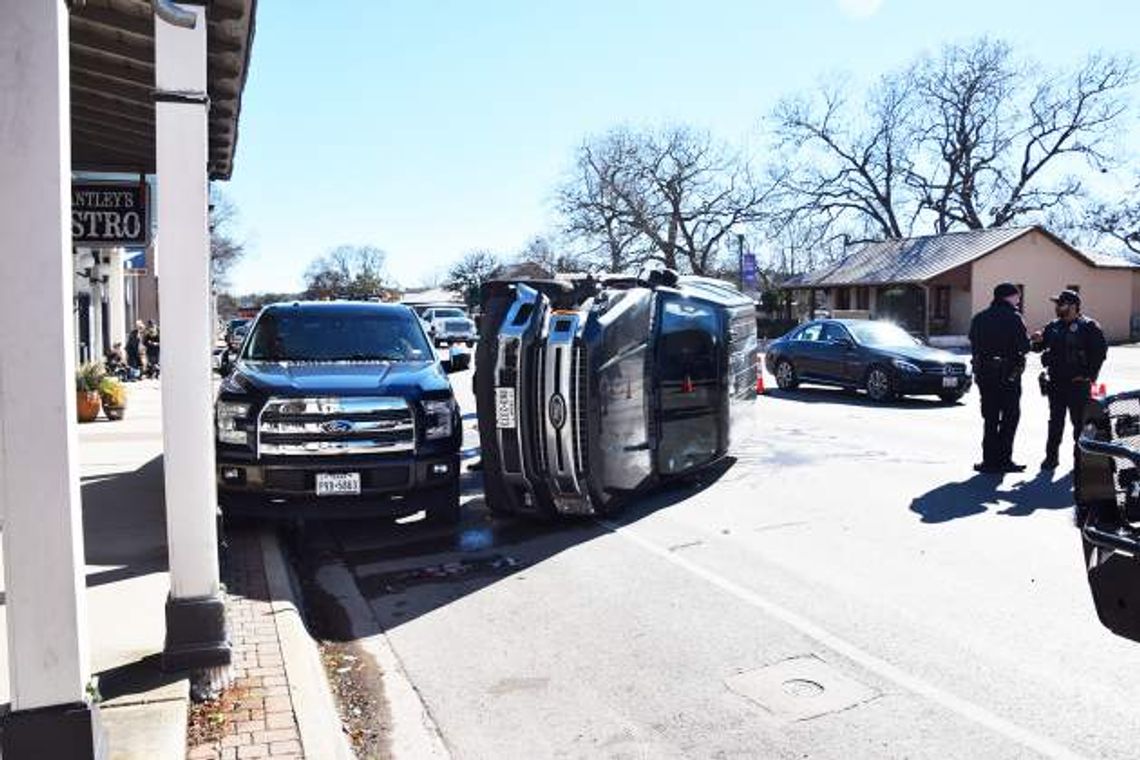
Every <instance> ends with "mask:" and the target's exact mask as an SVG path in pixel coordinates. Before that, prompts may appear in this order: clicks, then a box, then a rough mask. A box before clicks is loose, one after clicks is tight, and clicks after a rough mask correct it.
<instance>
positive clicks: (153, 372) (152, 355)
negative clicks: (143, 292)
mask: <svg viewBox="0 0 1140 760" xmlns="http://www.w3.org/2000/svg"><path fill="white" fill-rule="evenodd" d="M143 345H144V346H145V347H146V372H147V374H146V376H147V377H158V372H159V362H158V357H159V351H160V345H159V335H158V326H157V325H155V323H154V320H153V319H150V320H147V323H146V331H145V332H144V333H143Z"/></svg>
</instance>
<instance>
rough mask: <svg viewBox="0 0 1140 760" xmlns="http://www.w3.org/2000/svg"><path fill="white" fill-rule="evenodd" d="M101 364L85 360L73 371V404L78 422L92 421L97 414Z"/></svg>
mask: <svg viewBox="0 0 1140 760" xmlns="http://www.w3.org/2000/svg"><path fill="white" fill-rule="evenodd" d="M103 377H104V372H103V365H101V364H99V363H98V362H87V363H86V364H82V365H80V367H79V369H77V370H76V371H75V405H76V411H77V416H78V417H79V421H80V422H93V421H94V420H95V418H96V417H98V416H99V407H100V400H99V383H100V381H101V380H102V379H103Z"/></svg>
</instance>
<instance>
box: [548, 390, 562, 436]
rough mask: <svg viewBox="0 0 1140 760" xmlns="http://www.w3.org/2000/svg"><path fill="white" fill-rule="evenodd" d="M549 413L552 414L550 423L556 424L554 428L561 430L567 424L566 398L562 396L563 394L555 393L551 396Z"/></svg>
mask: <svg viewBox="0 0 1140 760" xmlns="http://www.w3.org/2000/svg"><path fill="white" fill-rule="evenodd" d="M547 414H548V415H549V416H550V424H551V425H553V426H554V429H555V430H561V429H562V426H563V425H565V424H566V399H564V398H562V394H560V393H555V394H554V395H553V396H551V397H550V405H549V408H548V409H547Z"/></svg>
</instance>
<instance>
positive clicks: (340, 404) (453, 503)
mask: <svg viewBox="0 0 1140 760" xmlns="http://www.w3.org/2000/svg"><path fill="white" fill-rule="evenodd" d="M468 358H469V357H468ZM454 369H459V367H452V366H450V362H447V363H446V364H445V363H441V362H440V361H439V360H438V359H437V358H436V354H435V351H434V349H433V348H432V346H431V344H430V343H429V342H428V340H427V336H426V335H425V334H424V330H423V326H422V325H421V323H420V321H419V320H418V319H417V318H416V316H415V314H414V313H413V312H412V311H411V310H410V309H409V308H407V307H406V306H399V305H394V304H378V303H367V302H359V301H358V302H299V303H288V304H274V305H272V306H267V307H265V309H264V310H263V311H262V312H261V314H260V315H259V316H258V317H257V319H256V321H255V322H254V324H253V326H252V332H251V333H250V336H249V338H248V339H247V340H246V341H245V343H244V344H243V346H242V348H241V353H240V354H239V355H238V357H237V359H236V361H233V362H230V361H228V360H223V366H222V367H221V371H222V373H223V374H224V375H225V378H224V379H223V381H222V384H221V388H220V391H219V393H218V399H217V405H216V408H215V422H216V454H217V467H218V472H217V477H218V480H217V484H218V501H219V503H220V504H221V506H222V510H223V512H224V513H226V514H231V515H232V514H235V513H236V514H249V515H260V516H265V517H278V518H296V517H301V516H306V517H326V516H328V517H332V516H336V517H345V516H395V517H398V516H403V515H408V514H414V513H415V512H418V511H420V510H425V511H426V513H427V516H428V518H429V519H430V520H432V521H433V522H440V523H453V522H455V521H457V520H458V519H459V448H460V443H461V441H462V436H463V431H462V428H461V426H460V415H459V407H458V405H457V404H456V401H455V396H454V394H453V393H452V389H451V383H450V382H449V380H448V378H447V375H446V374H445V373H446V372H450V371H452V370H454Z"/></svg>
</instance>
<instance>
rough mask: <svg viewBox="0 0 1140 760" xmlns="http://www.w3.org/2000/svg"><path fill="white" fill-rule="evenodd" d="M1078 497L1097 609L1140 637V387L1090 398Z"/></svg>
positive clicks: (1119, 630)
mask: <svg viewBox="0 0 1140 760" xmlns="http://www.w3.org/2000/svg"><path fill="white" fill-rule="evenodd" d="M1073 497H1074V500H1075V501H1076V520H1077V527H1079V528H1080V530H1081V544H1082V548H1083V554H1082V559H1083V560H1084V566H1085V572H1086V573H1087V574H1088V581H1089V588H1090V589H1091V590H1092V597H1093V602H1094V603H1095V604H1096V611H1097V615H1098V617H1099V618H1100V621H1101V623H1103V624H1104V626H1105V627H1106V628H1108V629H1109V630H1111V631H1112V632H1113V633H1115V634H1117V635H1118V636H1123V637H1124V638H1127V639H1131V640H1132V641H1136V642H1140V391H1129V392H1126V393H1120V394H1117V395H1115V396H1110V397H1108V398H1106V399H1103V400H1099V401H1090V402H1089V404H1088V407H1087V409H1086V412H1085V419H1084V429H1083V432H1082V434H1081V438H1080V441H1079V443H1078V449H1077V453H1076V467H1075V468H1074V471H1073Z"/></svg>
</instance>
